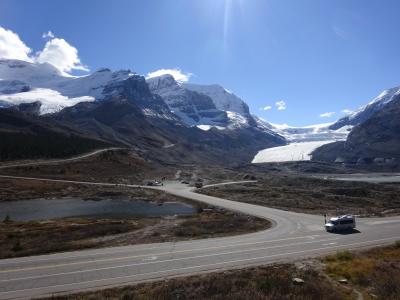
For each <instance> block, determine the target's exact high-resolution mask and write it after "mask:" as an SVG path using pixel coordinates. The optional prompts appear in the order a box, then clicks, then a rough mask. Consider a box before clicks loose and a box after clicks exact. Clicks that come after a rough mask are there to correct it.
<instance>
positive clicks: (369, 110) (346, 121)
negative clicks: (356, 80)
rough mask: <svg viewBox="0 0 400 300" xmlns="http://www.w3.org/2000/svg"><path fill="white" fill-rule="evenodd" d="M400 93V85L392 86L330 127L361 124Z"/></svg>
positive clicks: (336, 127)
mask: <svg viewBox="0 0 400 300" xmlns="http://www.w3.org/2000/svg"><path fill="white" fill-rule="evenodd" d="M399 94H400V87H395V88H391V89H388V90H385V91H383V92H382V93H381V94H380V95H379V96H378V97H376V98H374V99H373V100H372V101H371V102H369V103H368V104H367V105H365V106H362V107H360V108H359V109H358V110H356V111H355V112H353V113H351V114H349V115H348V116H345V117H343V118H341V119H339V120H338V121H336V122H335V123H334V124H332V125H331V126H330V127H329V128H330V129H333V130H336V129H339V128H342V127H344V126H348V125H351V126H354V125H358V124H361V123H362V122H364V121H366V120H368V119H369V118H370V117H371V116H372V115H373V114H374V113H375V112H378V111H380V110H381V109H382V108H383V107H385V106H386V105H387V104H388V103H390V102H391V101H392V100H393V99H394V98H395V97H396V96H397V95H399Z"/></svg>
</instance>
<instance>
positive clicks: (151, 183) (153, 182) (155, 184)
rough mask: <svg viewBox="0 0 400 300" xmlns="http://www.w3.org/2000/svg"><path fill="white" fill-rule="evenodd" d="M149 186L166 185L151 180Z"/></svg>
mask: <svg viewBox="0 0 400 300" xmlns="http://www.w3.org/2000/svg"><path fill="white" fill-rule="evenodd" d="M146 185H148V186H162V185H164V184H163V183H162V182H160V181H158V180H150V181H148V182H147V184H146Z"/></svg>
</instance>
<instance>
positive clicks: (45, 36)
mask: <svg viewBox="0 0 400 300" xmlns="http://www.w3.org/2000/svg"><path fill="white" fill-rule="evenodd" d="M42 38H44V39H47V38H54V33H53V32H51V31H50V30H49V31H47V32H43V34H42Z"/></svg>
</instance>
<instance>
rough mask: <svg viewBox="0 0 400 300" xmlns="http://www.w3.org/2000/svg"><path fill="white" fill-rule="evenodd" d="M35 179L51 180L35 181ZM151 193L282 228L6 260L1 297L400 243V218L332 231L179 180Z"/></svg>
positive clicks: (0, 269) (313, 219)
mask: <svg viewBox="0 0 400 300" xmlns="http://www.w3.org/2000/svg"><path fill="white" fill-rule="evenodd" d="M2 177H6V176H2ZM13 178H15V177H13ZM21 179H24V178H21ZM25 179H28V178H25ZM30 180H47V179H34V178H30ZM57 181H60V180H57ZM67 182H70V183H77V184H96V185H103V184H104V185H110V184H107V183H87V182H72V181H67ZM229 184H232V183H229ZM124 186H128V187H138V186H136V185H124ZM151 188H156V189H160V190H164V191H166V192H168V193H170V194H174V195H177V196H181V197H186V198H189V199H192V200H195V201H201V202H204V203H208V204H210V205H215V206H219V207H223V208H226V209H230V210H234V211H240V212H242V213H246V214H250V215H254V216H259V217H262V218H268V219H271V220H273V222H274V226H273V228H271V229H269V230H265V231H261V232H257V233H252V234H246V235H239V236H233V237H225V238H212V239H203V240H194V241H183V242H170V243H161V244H148V245H134V246H125V247H113V248H104V249H94V250H83V251H75V252H66V253H57V254H51V255H42V256H34V257H23V258H16V259H5V260H0V299H19V298H22V299H23V298H31V297H42V296H50V295H53V294H58V293H71V292H78V291H83V290H90V289H99V288H105V287H111V286H119V285H125V284H134V283H138V282H143V281H150V280H157V279H163V278H167V277H174V276H182V275H190V274H198V273H202V272H210V271H216V270H223V269H232V268H238V267H243V266H250V265H261V264H267V263H272V262H277V261H288V260H294V259H299V258H303V257H311V256H319V255H321V254H326V253H330V252H334V251H337V250H338V249H354V248H360V247H370V246H374V245H381V244H386V243H391V242H394V241H395V240H398V239H400V217H392V218H368V219H358V224H357V228H358V230H359V232H358V233H354V234H348V235H341V234H332V233H327V232H325V231H324V229H323V217H321V216H315V215H307V214H299V213H293V212H287V211H282V210H277V209H272V208H267V207H261V206H257V205H252V204H246V203H240V202H234V201H229V200H226V199H221V198H216V197H210V196H206V195H201V194H197V193H194V191H193V189H192V188H190V187H188V186H186V185H182V184H180V183H176V182H169V183H167V184H166V185H165V186H163V187H151Z"/></svg>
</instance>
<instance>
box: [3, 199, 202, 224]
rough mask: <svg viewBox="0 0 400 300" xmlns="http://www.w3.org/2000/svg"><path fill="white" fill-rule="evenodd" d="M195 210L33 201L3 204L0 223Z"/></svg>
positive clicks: (174, 205)
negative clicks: (7, 220)
mask: <svg viewBox="0 0 400 300" xmlns="http://www.w3.org/2000/svg"><path fill="white" fill-rule="evenodd" d="M194 213H196V208H195V207H193V206H191V205H189V204H186V203H180V202H164V203H162V204H157V203H154V202H149V201H144V200H136V199H135V200H131V199H107V200H100V201H97V200H96V201H94V200H83V199H80V198H62V199H33V200H21V201H12V202H0V221H2V220H4V218H5V217H6V216H7V215H9V216H10V218H11V220H15V221H32V220H46V219H57V218H67V217H89V218H90V217H92V218H127V217H163V216H172V215H178V216H181V215H192V214H194Z"/></svg>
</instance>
